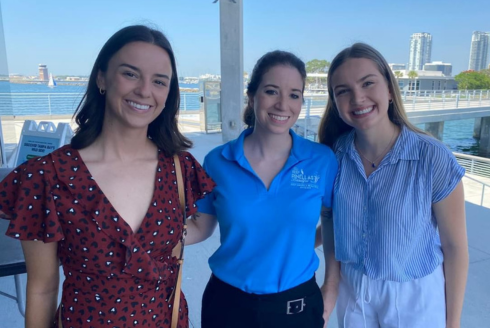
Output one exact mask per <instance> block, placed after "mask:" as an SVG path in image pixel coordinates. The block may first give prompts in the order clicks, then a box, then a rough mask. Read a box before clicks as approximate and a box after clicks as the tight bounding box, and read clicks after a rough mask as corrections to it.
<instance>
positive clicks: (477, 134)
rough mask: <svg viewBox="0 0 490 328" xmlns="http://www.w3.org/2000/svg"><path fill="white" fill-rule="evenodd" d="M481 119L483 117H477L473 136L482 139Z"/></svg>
mask: <svg viewBox="0 0 490 328" xmlns="http://www.w3.org/2000/svg"><path fill="white" fill-rule="evenodd" d="M481 120H482V118H481V117H479V118H475V126H474V128H473V138H475V139H480V135H481Z"/></svg>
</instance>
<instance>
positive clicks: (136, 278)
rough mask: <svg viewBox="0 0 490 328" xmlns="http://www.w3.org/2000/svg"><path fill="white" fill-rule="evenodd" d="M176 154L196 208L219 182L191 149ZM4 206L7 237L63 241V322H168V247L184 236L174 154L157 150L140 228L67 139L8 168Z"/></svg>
mask: <svg viewBox="0 0 490 328" xmlns="http://www.w3.org/2000/svg"><path fill="white" fill-rule="evenodd" d="M179 158H180V163H181V166H182V173H183V176H184V179H183V180H184V185H185V196H186V211H187V215H191V214H193V213H195V212H196V210H197V208H196V205H195V202H196V201H197V200H198V199H200V198H202V197H203V196H204V195H205V194H206V193H208V192H210V191H211V190H212V188H213V187H214V182H213V181H212V180H211V179H210V178H209V177H208V175H207V174H206V173H205V172H204V170H203V169H202V167H201V166H200V165H199V163H198V162H197V161H196V160H195V159H194V157H193V156H192V155H191V154H189V153H187V152H183V153H181V154H180V155H179ZM0 210H1V211H3V212H4V213H6V214H7V215H9V216H11V219H10V220H11V221H10V225H9V228H8V230H7V235H8V236H11V237H14V238H16V239H20V240H39V241H43V242H45V243H49V242H58V255H59V258H60V260H61V263H62V265H63V270H64V274H65V277H66V278H65V281H64V283H63V296H62V303H61V317H62V324H63V327H64V328H70V327H73V328H79V327H84V328H85V327H120V328H122V327H170V322H171V316H172V304H173V303H172V302H173V298H170V297H171V294H172V292H173V290H174V287H175V285H176V280H177V273H178V270H177V265H176V260H175V258H173V257H172V256H171V251H172V249H173V248H174V246H175V245H177V243H179V241H180V238H181V236H182V220H183V213H182V211H181V209H180V203H179V196H178V190H177V180H176V175H175V170H174V163H173V158H172V157H166V156H165V155H164V154H163V152H159V164H158V167H157V172H156V177H155V191H154V194H153V199H152V201H151V204H150V206H149V208H148V212H147V214H146V216H145V218H144V219H143V222H142V224H141V227H140V228H139V229H138V231H136V232H133V231H132V229H131V227H130V226H129V225H128V224H127V223H126V222H125V221H124V219H123V218H122V217H120V216H119V214H118V213H117V212H116V210H115V209H114V207H113V206H112V205H111V203H110V202H109V200H108V199H107V198H106V197H105V195H104V193H103V192H102V190H100V188H99V186H98V185H97V182H96V181H95V180H94V179H93V178H92V176H91V174H90V172H89V170H88V169H87V167H86V166H85V164H84V162H83V161H82V159H81V158H80V154H79V153H78V151H76V150H74V149H71V148H70V146H64V147H62V148H60V149H58V150H56V151H54V152H52V153H51V154H49V155H47V156H44V157H40V158H37V159H33V160H30V161H28V162H27V163H25V164H22V165H20V166H19V167H18V168H16V169H15V170H14V171H13V172H12V173H11V174H10V175H8V176H7V177H6V178H5V179H4V180H3V181H2V183H1V188H0ZM181 295H182V296H181V301H180V309H179V311H180V312H179V313H180V317H179V327H182V328H184V327H188V325H189V324H188V309H187V302H186V300H185V297H184V295H183V294H181ZM57 319H58V313H57V314H56V319H55V320H57ZM57 325H58V323H57V321H56V322H54V323H53V327H58V326H57Z"/></svg>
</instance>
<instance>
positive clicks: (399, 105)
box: [318, 43, 426, 148]
mask: <svg viewBox="0 0 490 328" xmlns="http://www.w3.org/2000/svg"><path fill="white" fill-rule="evenodd" d="M351 58H366V59H370V60H372V61H373V62H374V64H376V66H377V67H378V70H379V72H380V73H381V75H382V76H383V77H384V78H385V80H386V82H387V84H388V89H389V91H390V94H391V99H392V102H391V103H390V105H389V107H388V117H389V119H390V121H391V122H393V123H394V124H396V125H398V126H406V127H407V128H409V129H410V130H412V131H415V132H417V133H423V134H426V133H425V132H424V131H422V130H420V129H418V128H417V127H415V126H414V125H413V124H412V123H410V121H409V120H408V117H407V114H406V113H405V109H404V108H403V101H402V96H401V93H400V88H399V86H398V83H397V80H396V78H395V76H394V75H393V72H392V71H391V69H390V67H389V66H388V63H387V62H386V60H385V59H384V57H383V56H382V55H381V54H380V53H379V52H378V51H377V50H376V49H374V48H373V47H371V46H370V45H367V44H365V43H355V44H353V45H352V46H350V47H348V48H345V49H344V50H342V51H341V52H340V53H339V54H338V55H337V56H335V58H334V60H333V61H332V63H331V65H330V68H329V69H328V77H327V84H328V101H327V107H326V108H325V113H324V114H323V117H322V120H321V122H320V126H319V128H318V138H319V141H320V142H321V143H323V144H325V145H327V146H329V147H332V148H333V145H334V144H335V142H336V141H337V139H338V138H339V137H340V136H341V135H342V134H344V133H345V132H347V131H350V130H352V129H353V127H351V126H350V125H347V124H346V123H345V122H344V121H343V120H342V119H341V118H340V116H339V111H338V108H337V105H336V104H335V100H334V93H333V89H332V77H333V74H334V73H335V71H336V70H337V69H338V68H339V67H340V66H341V65H342V64H343V63H345V62H346V61H347V60H348V59H351Z"/></svg>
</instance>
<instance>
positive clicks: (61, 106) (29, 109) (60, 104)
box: [0, 92, 201, 116]
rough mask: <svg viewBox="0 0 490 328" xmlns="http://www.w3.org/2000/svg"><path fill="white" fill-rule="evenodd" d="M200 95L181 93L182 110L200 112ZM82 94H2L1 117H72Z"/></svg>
mask: <svg viewBox="0 0 490 328" xmlns="http://www.w3.org/2000/svg"><path fill="white" fill-rule="evenodd" d="M200 96H201V94H200V93H181V98H180V110H182V111H188V110H199V106H200ZM82 97H83V94H82V93H55V92H53V93H0V115H2V116H4V115H5V116H25V115H72V114H73V113H74V112H75V110H76V108H77V106H78V104H79V103H80V101H81V100H82Z"/></svg>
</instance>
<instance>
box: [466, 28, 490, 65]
mask: <svg viewBox="0 0 490 328" xmlns="http://www.w3.org/2000/svg"><path fill="white" fill-rule="evenodd" d="M489 46H490V32H479V31H476V32H473V36H472V37H471V49H470V63H469V65H468V69H472V70H474V71H480V70H482V69H485V68H486V67H487V64H488V55H489V51H488V47H489Z"/></svg>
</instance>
